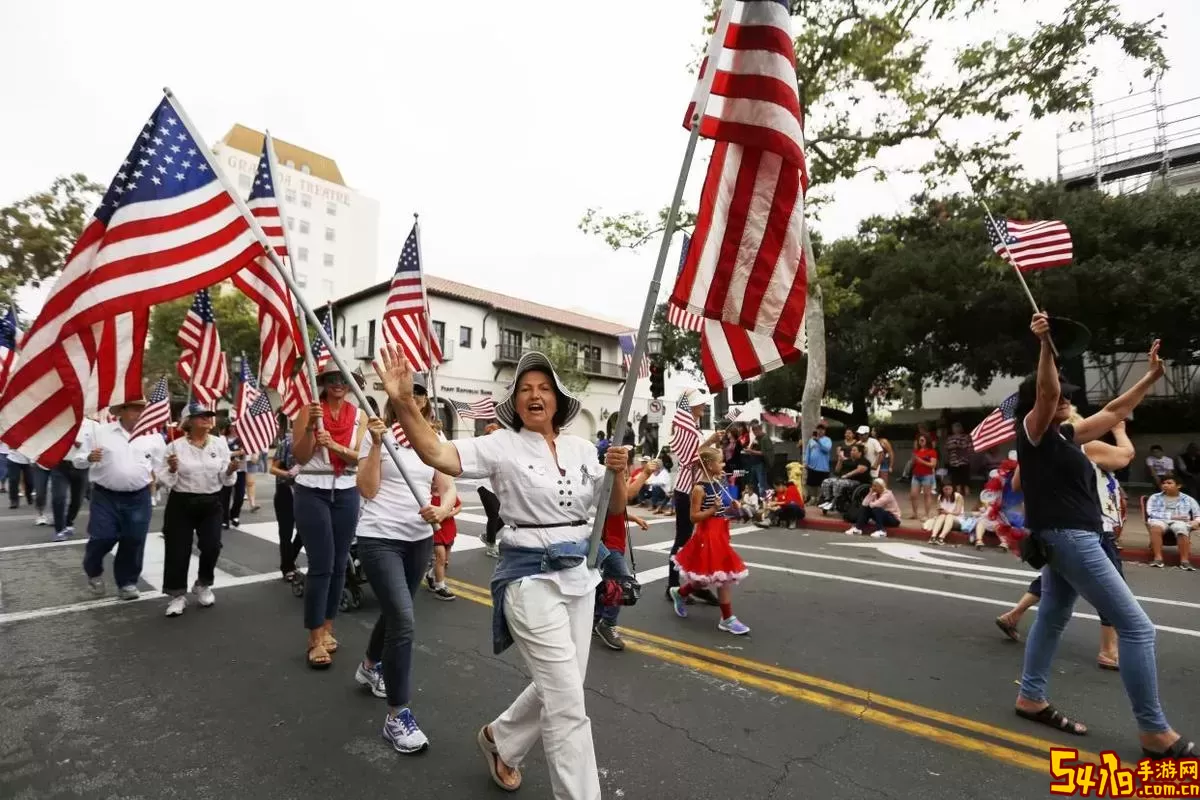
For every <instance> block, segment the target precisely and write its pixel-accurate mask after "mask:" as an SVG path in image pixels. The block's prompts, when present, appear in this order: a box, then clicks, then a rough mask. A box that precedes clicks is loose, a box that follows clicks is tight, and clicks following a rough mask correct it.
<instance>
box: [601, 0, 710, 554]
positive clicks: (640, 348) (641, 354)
mask: <svg viewBox="0 0 1200 800" xmlns="http://www.w3.org/2000/svg"><path fill="white" fill-rule="evenodd" d="M733 6H734V0H725V2H724V3H723V5H722V7H721V14H720V16H719V17H718V18H717V24H716V27H715V28H714V29H713V36H712V39H711V40H710V41H709V43H708V68H707V69H706V70H705V71H704V75H702V76H701V78H700V86H699V91H698V92H697V98H696V105H695V108H694V109H693V113H692V125H691V133H690V134H689V135H688V142H687V148H686V149H685V150H684V153H683V163H682V164H680V165H679V178H678V180H677V181H676V182H675V196H674V197H673V198H671V210H670V211H669V212H668V213H667V219H666V223H665V224H664V225H663V235H662V242H661V243H660V244H659V246H658V262H657V263H656V264H655V265H654V275H653V276H652V277H651V278H650V286H649V287H648V288H647V290H646V302H645V304H644V305H643V306H642V321H641V322H640V323H639V324H638V332H637V339H636V340H635V341H634V344H633V357H632V359H631V360H630V362H629V363H630V369H632V370H636V369H637V368H638V365H639V364H641V363H642V359H643V358H645V357H646V338H647V335H648V334H649V333H650V322H651V320H652V319H653V317H654V308H655V306H656V305H657V304H658V292H659V289H660V288H661V287H662V276H663V271H664V269H665V267H666V264H667V252H668V251H669V250H670V249H671V237H672V236H674V235H675V220H676V218H677V217H678V216H679V206H680V204H681V203H682V202H683V190H684V188H685V187H686V186H687V179H688V173H689V172H690V171H691V169H692V158H693V156H695V154H696V142H697V140H699V138H700V120H701V119H702V118H703V117H704V111H705V107H706V106H707V104H708V97H709V92H710V90H711V89H712V80H713V75H715V74H716V72H717V65H718V57H719V56H720V53H721V49H722V47H723V45H724V42H725V31H727V30H728V29H729V21H730V18H731V17H732V16H733ZM636 389H637V377H636V373H635V374H634V375H632V376H627V377H626V380H625V389H624V391H623V392H622V393H621V408H620V411H619V412H618V413H617V424H616V428H615V430H616V431H617V433H618V435H620V432H621V431H623V430H625V425H626V423H627V422H628V421H629V412H630V411H631V410H632V409H633V394H634V391H635V390H636ZM615 483H616V478H615V476H614V474H613V472H612V470H605V471H604V480H603V482H602V483H601V484H600V493H599V494H598V495H597V498H596V519H595V521H594V522H593V523H592V538H591V543H590V545H589V547H588V561H590V562H591V563H592V564H594V565H595V566H596V567H599V563H598V560H599V555H600V540H601V539H602V538H603V536H604V520H605V517H607V516H608V503H609V499H610V498H611V497H612V493H613V488H614V484H615ZM624 490H625V486H624V483H622V485H621V491H624Z"/></svg>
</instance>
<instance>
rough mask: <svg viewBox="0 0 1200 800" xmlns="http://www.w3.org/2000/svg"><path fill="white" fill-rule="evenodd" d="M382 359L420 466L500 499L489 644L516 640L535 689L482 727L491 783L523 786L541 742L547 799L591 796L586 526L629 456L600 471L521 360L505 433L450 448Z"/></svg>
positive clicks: (618, 452) (385, 353)
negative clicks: (474, 483) (483, 481)
mask: <svg viewBox="0 0 1200 800" xmlns="http://www.w3.org/2000/svg"><path fill="white" fill-rule="evenodd" d="M380 361H381V362H382V363H381V364H380V363H376V364H375V371H376V372H377V373H378V374H379V378H380V380H381V381H382V382H383V385H384V388H385V389H386V390H387V393H388V398H389V399H390V401H391V404H392V408H393V409H395V411H396V415H397V416H398V417H399V420H400V425H401V426H402V427H403V428H404V433H405V434H406V435H407V436H408V439H409V442H410V443H411V444H412V447H413V449H414V450H415V451H416V453H417V455H419V456H420V458H421V460H422V461H424V462H425V463H426V464H428V465H429V466H431V467H433V468H434V469H436V470H438V471H439V472H443V473H445V474H447V475H451V476H455V477H457V476H463V477H468V478H488V479H490V481H491V483H492V486H493V488H494V490H495V492H496V495H497V496H498V497H499V499H500V511H501V514H502V515H503V518H504V522H505V528H504V529H503V530H502V531H501V533H500V563H499V564H498V565H497V566H496V571H495V573H494V574H493V576H492V600H493V605H492V608H493V624H492V633H493V644H494V649H495V652H497V653H500V652H502V651H503V650H504V649H505V648H507V647H508V645H510V644H512V643H514V641H515V643H516V645H517V649H518V650H520V652H521V655H522V656H523V657H524V659H525V663H526V664H527V665H528V667H529V670H530V672H531V674H532V676H533V683H532V684H531V685H530V686H528V687H526V689H525V691H524V692H522V693H521V695H520V696H519V697H518V698H517V699H516V701H515V702H514V703H513V704H512V705H511V706H509V708H508V709H507V710H506V711H504V712H503V713H502V714H501V715H500V716H499V717H497V718H496V719H495V720H494V721H493V722H491V723H490V724H488V725H485V726H484V727H483V728H482V729H480V731H479V734H478V737H477V738H478V742H479V746H480V748H481V749H482V751H483V753H484V756H485V757H486V758H487V763H488V770H489V771H490V772H491V775H492V779H493V780H494V781H495V782H496V783H497V784H498V785H499V786H500V787H501V788H503V789H506V790H508V791H515V790H516V789H517V788H519V787H520V785H521V772H520V766H521V762H522V761H523V760H524V759H525V756H526V755H527V754H528V753H529V751H530V750H531V749H533V747H534V745H536V744H537V741H538V739H541V740H542V743H543V747H544V749H545V752H546V761H547V763H548V766H549V767H550V783H551V785H552V786H553V791H554V797H556V798H560V799H564V798H570V799H571V800H595V798H599V797H600V779H599V775H598V773H597V769H596V753H595V748H594V746H593V744H592V727H591V720H589V719H588V716H587V711H586V710H585V708H584V692H583V680H584V675H585V673H586V672H587V661H588V651H589V649H590V647H591V635H592V610H593V604H594V590H595V588H596V586H597V585H598V584H599V582H600V575H599V573H598V572H597V571H596V570H594V569H591V568H590V565H588V564H586V563H585V560H586V557H587V550H588V536H589V533H590V531H591V529H590V527H589V525H588V524H587V519H588V515H589V513H590V510H591V508H592V507H593V506H594V505H595V502H596V495H597V493H598V489H599V488H600V483H601V480H602V478H603V476H604V469H605V468H607V469H609V470H611V471H613V472H614V473H616V475H615V477H617V478H619V477H620V476H621V474H622V473H623V472H624V471H625V468H626V465H627V462H628V453H627V451H626V450H625V448H623V447H612V448H609V451H608V453H607V454H606V455H605V464H604V465H603V466H602V465H600V464H598V463H596V450H595V447H594V446H593V445H592V443H591V442H589V441H587V440H586V439H582V438H580V437H578V436H572V435H570V434H566V433H562V429H563V428H565V427H566V426H567V425H569V424H570V422H571V420H572V419H574V417H575V416H576V414H578V412H579V408H580V403H579V400H578V399H576V398H575V397H574V396H573V395H572V394H571V393H570V392H568V391H567V389H566V388H565V387H564V386H563V384H562V381H561V380H560V379H559V377H558V375H556V374H555V372H554V368H553V366H552V365H551V364H550V361H549V359H547V358H546V356H544V355H542V354H541V353H537V352H527V353H525V354H524V355H523V356H521V359H520V361H519V362H518V363H517V368H516V372H515V377H514V379H513V382H512V384H510V386H509V387H508V391H507V392H506V393H505V394H503V395H501V396H500V397H498V398H497V400H498V402H497V404H496V416H497V417H498V418H499V420H500V422H501V423H503V424H504V426H505V428H506V430H499V431H496V432H495V433H493V434H491V435H490V436H480V437H476V438H473V439H457V440H455V441H453V442H445V441H442V440H440V439H439V438H438V436H437V434H436V433H435V432H434V430H433V428H432V427H431V426H430V425H429V423H428V421H427V420H426V419H425V418H424V417H423V416H422V415H421V412H420V409H419V408H418V406H417V404H416V402H415V401H414V399H413V381H412V375H413V373H412V370H411V368H410V367H409V364H408V361H407V360H406V359H405V358H404V356H403V354H402V352H401V351H400V349H399V348H398V347H397V346H395V345H388V346H387V347H385V348H384V349H383V350H382V351H381V352H380ZM599 511H600V513H604V511H605V510H604V509H600V510H599ZM624 512H625V492H621V491H616V492H613V493H612V499H611V501H610V502H609V506H608V509H607V513H608V514H610V515H622V514H624Z"/></svg>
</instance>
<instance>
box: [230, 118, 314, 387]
mask: <svg viewBox="0 0 1200 800" xmlns="http://www.w3.org/2000/svg"><path fill="white" fill-rule="evenodd" d="M246 205H247V206H248V207H249V208H250V211H251V213H253V214H254V216H255V218H256V219H257V220H258V224H259V225H261V226H262V229H263V233H264V234H266V236H267V241H268V242H269V243H270V244H271V246H272V247H273V248H275V253H276V254H277V255H278V256H279V258H280V260H281V261H282V262H283V263H284V266H285V267H286V266H287V261H286V259H287V257H288V249H287V240H286V238H285V236H284V231H283V219H282V218H281V215H280V213H279V200H278V198H277V197H276V196H275V180H274V178H273V176H272V164H271V157H270V153H269V151H268V148H267V141H266V140H265V139H264V140H263V150H262V155H261V156H260V157H259V159H258V169H257V171H256V172H255V173H254V185H253V186H252V187H251V190H250V197H249V199H248V200H247V201H246ZM233 285H234V286H236V287H238V288H239V289H241V290H242V292H243V293H244V294H245V295H246V296H247V297H249V298H250V299H251V300H253V301H254V302H255V304H256V305H258V336H259V345H260V347H259V352H260V354H259V368H258V370H259V375H260V376H261V377H262V383H263V385H264V386H270V387H272V388H274V389H277V390H278V391H280V392H282V391H283V390H284V384H285V382H286V381H287V379H288V378H289V377H290V376H291V374H292V372H293V370H295V368H296V360H297V355H298V353H299V349H300V342H301V338H300V337H301V336H302V335H303V334H302V333H301V332H300V325H299V323H298V321H297V319H296V304H295V301H294V300H293V298H292V293H291V292H290V291H289V290H288V287H287V284H286V283H285V282H284V280H283V278H281V277H280V276H279V274H278V271H277V270H276V269H275V265H274V264H272V263H271V260H270V259H269V258H267V257H266V256H265V255H264V256H259V257H258V258H256V259H254V261H252V262H251V263H250V264H249V265H248V266H246V268H245V269H243V270H241V271H240V272H237V273H235V274H234V276H233Z"/></svg>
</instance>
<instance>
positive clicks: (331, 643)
mask: <svg viewBox="0 0 1200 800" xmlns="http://www.w3.org/2000/svg"><path fill="white" fill-rule="evenodd" d="M321 643H322V644H323V645H325V650H326V652H328V653H329V655H333V654H334V653H336V652H337V650H338V640H337V639H335V638H333V634H332V633H327V634H325V636H324V637H323V638H322V639H321Z"/></svg>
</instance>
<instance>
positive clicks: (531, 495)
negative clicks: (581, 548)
mask: <svg viewBox="0 0 1200 800" xmlns="http://www.w3.org/2000/svg"><path fill="white" fill-rule="evenodd" d="M453 444H454V446H455V448H456V449H457V450H458V457H459V461H460V463H461V464H462V477H464V478H489V479H490V480H491V482H492V489H493V491H495V493H496V497H497V498H499V500H500V516H501V518H502V519H503V520H504V522H505V523H506V525H507V526H508V527H505V528H504V529H502V530H501V531H500V535H499V539H500V542H501V543H503V544H507V545H510V546H512V547H530V548H544V547H546V546H548V545H551V544H556V543H560V542H573V541H579V540H580V539H587V538H589V537H590V536H591V532H592V529H591V525H590V524H589V523H588V518H589V517H590V516H591V511H592V507H593V506H594V505H595V503H596V490H597V489H598V488H599V486H600V481H601V480H603V478H604V469H605V468H604V466H603V465H602V464H600V463H599V462H598V461H597V460H596V447H595V445H593V444H592V443H591V442H589V441H588V440H586V439H582V438H580V437H578V436H572V435H570V434H566V433H560V434H559V435H558V436H557V437H556V438H555V440H554V444H555V448H556V450H557V452H558V462H557V463H555V459H554V455H553V454H552V453H551V452H550V446H549V445H548V444H547V443H546V439H545V438H544V437H543V436H542V435H541V434H540V433H533V432H531V431H528V430H521V431H520V432H515V431H510V430H498V431H495V432H493V433H491V434H489V435H487V436H477V437H475V438H474V439H456V440H455V441H454V442H453ZM578 521H583V522H584V524H583V525H566V526H562V527H552V528H543V527H525V526H531V525H532V526H537V525H548V524H555V523H564V522H578ZM516 525H519V526H521V527H513V526H516ZM533 577H535V578H540V579H544V580H553V581H555V582H556V583H557V584H558V586H559V589H560V590H561V591H562V593H563V594H566V595H575V596H578V595H583V594H587V593H588V592H590V591H592V590H593V589H595V588H596V586H597V584H599V583H600V573H599V571H597V570H594V569H589V568H588V565H587V564H586V563H585V564H580V565H579V566H577V567H572V568H571V569H566V570H560V571H558V572H547V573H543V574H540V575H535V576H533Z"/></svg>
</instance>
